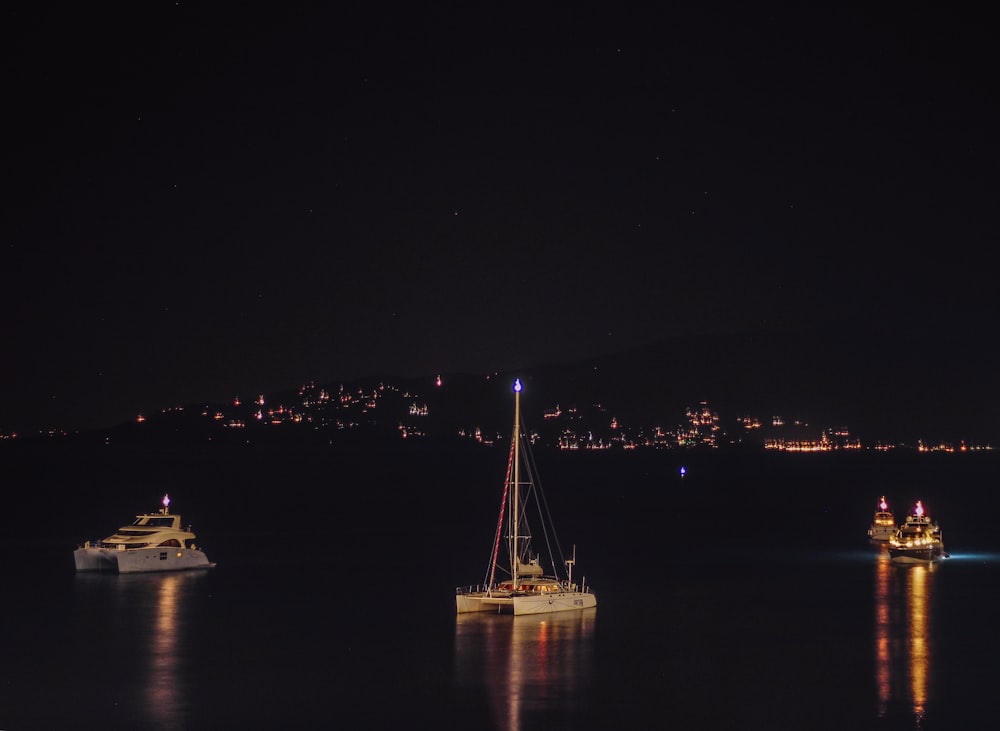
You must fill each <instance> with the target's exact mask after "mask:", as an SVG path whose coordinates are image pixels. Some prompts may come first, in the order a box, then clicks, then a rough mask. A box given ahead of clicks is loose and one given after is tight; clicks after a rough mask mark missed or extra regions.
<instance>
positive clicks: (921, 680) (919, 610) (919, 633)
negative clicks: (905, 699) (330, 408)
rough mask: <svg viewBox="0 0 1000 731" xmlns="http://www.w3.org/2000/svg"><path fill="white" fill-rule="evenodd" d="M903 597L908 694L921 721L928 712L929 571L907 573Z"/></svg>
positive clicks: (916, 568)
mask: <svg viewBox="0 0 1000 731" xmlns="http://www.w3.org/2000/svg"><path fill="white" fill-rule="evenodd" d="M907 573H908V574H909V577H910V585H909V587H908V591H907V594H906V598H907V604H908V605H909V610H910V693H911V695H912V698H913V713H914V715H915V716H916V717H917V718H923V717H924V714H925V713H926V712H927V683H928V677H929V675H930V667H931V641H930V601H928V599H929V593H930V578H931V577H930V567H929V566H914V567H913V568H912V569H910V570H909V571H908V572H907Z"/></svg>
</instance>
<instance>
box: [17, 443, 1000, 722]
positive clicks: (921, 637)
mask: <svg viewBox="0 0 1000 731" xmlns="http://www.w3.org/2000/svg"><path fill="white" fill-rule="evenodd" d="M0 458H2V459H3V460H4V466H5V468H6V473H7V475H8V478H9V482H8V484H9V485H10V487H9V488H8V494H12V491H13V490H15V489H18V490H20V492H19V493H18V494H20V495H21V498H22V501H21V502H20V503H19V506H21V505H23V506H26V507H23V508H21V507H19V509H18V511H17V512H15V511H13V510H5V511H4V514H3V527H4V534H3V535H4V537H3V544H2V545H3V548H4V555H5V556H6V557H7V561H6V562H5V576H4V578H5V581H4V589H3V602H2V607H3V608H2V610H0V627H2V629H0V642H2V644H0V729H4V730H5V731H17V730H20V729H54V728H60V729H62V728H76V729H89V728H107V727H117V728H129V729H223V728H260V729H265V728H266V729H271V728H279V727H280V728H366V729H389V728H393V729H395V728H429V727H431V725H432V724H433V726H434V727H437V728H454V729H469V728H477V729H483V728H495V729H609V728H623V729H627V728H680V729H693V728H698V729H729V728H732V729H748V728H752V729H756V728H769V729H776V728H802V729H805V728H808V729H827V728H829V729H834V728H837V729H843V728H853V729H952V728H959V727H960V724H971V725H972V727H976V728H980V727H983V726H984V725H986V724H989V723H990V721H991V719H992V717H993V712H992V711H993V705H994V695H995V687H996V681H997V680H998V679H1000V670H997V669H996V664H995V662H994V661H995V658H997V657H998V656H1000V632H998V631H997V626H996V625H997V617H998V613H997V606H998V600H1000V581H998V579H1000V531H998V529H997V528H995V527H994V526H993V525H992V521H991V516H992V515H994V514H995V513H996V512H997V509H998V507H1000V506H998V505H997V503H998V494H997V490H996V486H997V485H998V480H997V478H998V475H1000V460H998V459H996V458H994V457H992V456H989V455H923V456H921V455H915V454H907V455H881V454H880V455H867V456H865V455H829V456H807V455H728V456H727V455H721V454H710V455H703V456H697V455H680V454H676V453H660V454H652V455H608V454H577V455H562V454H552V455H541V456H540V462H541V464H540V467H541V474H542V477H543V479H544V480H545V482H544V486H545V488H546V490H547V493H548V497H549V502H550V507H551V508H552V510H553V512H554V513H555V515H556V518H557V523H558V524H559V526H558V527H559V531H560V535H559V537H560V539H561V540H562V541H563V543H564V548H568V547H570V546H571V545H572V544H573V543H575V544H577V552H578V559H579V563H578V566H577V572H578V575H579V574H580V573H582V574H585V575H586V578H587V582H588V583H589V584H590V585H592V586H593V587H594V590H595V592H596V593H597V595H598V600H599V605H598V607H597V609H596V610H594V611H588V612H585V613H583V614H576V613H571V614H569V616H566V615H551V616H548V617H518V618H510V617H494V616H478V615H476V616H462V617H456V615H455V613H454V599H453V596H454V587H455V586H456V585H458V584H467V583H478V582H479V581H480V580H481V579H482V578H483V575H484V572H485V566H486V561H487V559H488V553H489V548H490V545H491V543H492V537H493V536H492V532H493V530H494V527H495V520H496V509H497V507H498V501H499V489H500V482H501V481H502V477H503V467H504V464H505V455H501V454H499V453H496V454H487V455H485V456H484V455H481V454H476V453H465V452H462V453H461V454H451V453H449V452H448V451H446V450H431V451H426V452H423V451H420V450H416V451H406V452H398V453H397V452H392V453H386V452H382V451H378V450H376V451H373V452H370V453H369V452H364V451H362V452H358V453H351V454H345V453H329V454H323V453H315V452H301V453H300V452H294V451H286V452H271V453H265V452H252V451H247V452H245V453H238V452H225V453H221V454H211V453H199V454H187V453H183V452H174V453H171V454H130V455H119V454H116V453H114V452H108V453H106V454H100V455H96V456H95V455H90V454H61V455H58V458H42V456H40V455H38V454H30V455H24V454H20V453H19V454H15V455H11V454H5V455H0ZM498 465H499V466H498ZM681 465H683V466H685V467H687V470H688V474H687V476H686V477H684V478H681V477H680V476H679V467H680V466H681ZM167 491H169V492H170V493H171V497H172V499H173V504H172V507H174V508H175V509H176V511H177V512H180V513H181V514H182V515H184V517H185V521H186V522H187V520H188V519H189V518H190V520H191V522H193V523H194V524H195V530H196V531H197V532H198V534H199V542H200V543H201V544H202V546H203V547H204V548H205V550H206V551H207V552H208V554H209V556H210V558H211V559H212V560H214V561H217V563H218V565H217V566H216V567H215V568H214V569H212V570H211V571H208V572H198V573H189V574H169V575H161V576H157V575H148V576H104V575H76V574H75V573H74V572H73V569H72V559H71V551H72V548H73V546H74V545H75V543H76V542H77V541H81V540H83V539H86V538H93V537H97V536H99V535H102V534H105V533H107V532H109V530H110V529H111V528H114V527H117V526H118V525H119V524H121V523H123V522H127V521H128V520H129V519H130V518H131V515H132V514H133V513H134V512H138V511H142V510H146V509H150V508H155V507H156V502H157V501H158V499H159V497H160V495H162V493H163V492H167ZM882 494H885V495H886V496H887V497H888V499H889V500H890V503H891V507H892V508H893V509H894V511H895V512H896V514H897V516H902V515H904V514H905V513H906V511H907V510H908V509H909V507H910V506H911V505H912V503H913V502H914V501H915V500H917V499H921V500H923V502H924V504H925V505H926V506H927V507H928V510H929V511H930V512H931V514H932V515H933V516H934V517H936V518H937V519H938V520H939V521H940V522H941V524H942V527H943V529H944V538H945V544H946V547H947V548H948V549H949V550H950V551H951V554H952V558H950V559H948V560H946V561H945V562H943V563H941V564H938V565H935V566H933V567H931V568H927V567H915V568H909V569H906V568H899V567H896V566H892V565H890V564H889V563H888V562H887V561H886V560H885V557H884V555H882V554H880V552H879V551H878V550H877V549H874V548H872V547H870V546H869V545H868V544H867V542H866V536H865V531H866V530H867V527H868V524H869V522H870V520H871V514H872V512H873V511H874V509H875V503H876V501H877V499H878V497H879V496H880V495H882Z"/></svg>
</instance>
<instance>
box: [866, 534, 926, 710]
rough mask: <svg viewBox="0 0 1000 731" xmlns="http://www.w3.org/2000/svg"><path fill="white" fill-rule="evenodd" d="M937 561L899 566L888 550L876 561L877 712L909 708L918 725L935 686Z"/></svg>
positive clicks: (880, 554)
mask: <svg viewBox="0 0 1000 731" xmlns="http://www.w3.org/2000/svg"><path fill="white" fill-rule="evenodd" d="M935 568H936V566H935V565H934V564H926V565H924V564H917V565H913V566H909V567H900V566H895V565H893V564H892V562H891V561H890V560H889V557H888V555H887V554H886V553H885V552H884V551H880V552H879V555H878V559H877V561H876V563H875V613H874V623H875V632H874V636H875V689H876V695H877V711H876V713H877V715H878V716H879V717H880V718H882V717H885V716H887V715H889V713H890V709H891V708H892V707H894V706H895V707H905V708H906V709H907V710H908V711H909V712H912V714H913V717H914V720H915V721H916V723H917V724H918V725H920V724H921V723H922V722H923V719H924V717H925V714H926V713H927V703H928V701H929V700H930V698H931V691H932V688H933V673H932V667H931V663H932V659H933V658H932V651H933V635H932V632H933V628H932V622H931V597H932V589H933V578H934V576H933V574H934V571H935Z"/></svg>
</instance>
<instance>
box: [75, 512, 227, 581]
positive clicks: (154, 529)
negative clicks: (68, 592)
mask: <svg viewBox="0 0 1000 731" xmlns="http://www.w3.org/2000/svg"><path fill="white" fill-rule="evenodd" d="M194 538H195V535H194V533H192V532H191V528H190V526H189V527H187V528H183V527H181V516H179V515H173V514H171V513H170V496H169V495H164V496H163V507H162V508H161V509H160V511H159V512H157V513H143V514H141V515H137V516H135V521H134V522H133V523H132V525H126V526H122V527H121V528H119V529H118V530H117V531H115V533H113V534H112V535H110V536H108V537H107V538H104V539H102V540H99V541H87V542H86V543H84V544H83V545H82V546H80V547H79V548H77V549H76V550H75V551H73V560H74V561H75V562H76V570H77V571H111V572H118V573H119V574H131V573H139V572H143V571H183V570H185V569H207V568H210V567H212V566H214V565H215V564H213V563H209V560H208V557H207V556H205V554H204V553H203V552H202V551H201V550H199V549H198V548H196V547H195V545H194V543H192V542H191V541H193V540H194Z"/></svg>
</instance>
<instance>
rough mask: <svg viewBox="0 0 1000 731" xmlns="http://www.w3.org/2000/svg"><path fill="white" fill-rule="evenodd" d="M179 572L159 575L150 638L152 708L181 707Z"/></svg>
mask: <svg viewBox="0 0 1000 731" xmlns="http://www.w3.org/2000/svg"><path fill="white" fill-rule="evenodd" d="M181 578H182V577H181V576H180V575H179V574H166V575H164V576H158V577H156V579H158V580H159V587H158V588H157V592H156V604H155V615H154V617H153V627H154V631H153V632H152V635H151V637H150V644H151V647H150V648H149V657H150V669H149V670H150V672H149V686H148V688H147V691H146V692H147V695H148V696H149V702H150V704H151V707H152V708H175V707H176V706H177V696H176V693H177V682H178V680H179V677H178V676H179V673H178V668H177V666H178V658H177V654H178V653H177V629H178V610H179V606H180V602H179V598H178V595H179V593H180V581H181Z"/></svg>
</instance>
